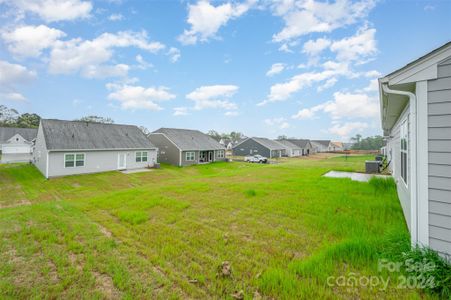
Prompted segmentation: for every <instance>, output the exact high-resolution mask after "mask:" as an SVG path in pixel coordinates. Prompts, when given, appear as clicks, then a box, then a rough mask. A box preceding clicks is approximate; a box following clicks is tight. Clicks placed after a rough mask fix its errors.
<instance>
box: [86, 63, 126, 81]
mask: <svg viewBox="0 0 451 300" xmlns="http://www.w3.org/2000/svg"><path fill="white" fill-rule="evenodd" d="M129 70H130V67H129V66H128V65H126V64H117V65H113V66H106V65H89V66H87V67H86V68H84V69H83V70H82V72H81V75H82V76H83V77H86V78H108V77H126V76H127V75H128V71H129Z"/></svg>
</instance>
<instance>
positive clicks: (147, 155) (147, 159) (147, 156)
mask: <svg viewBox="0 0 451 300" xmlns="http://www.w3.org/2000/svg"><path fill="white" fill-rule="evenodd" d="M138 153H140V154H141V156H140V158H141V161H138ZM144 153H146V161H143V160H142V159H143V154H144ZM135 162H137V163H143V162H144V163H146V162H149V151H136V152H135Z"/></svg>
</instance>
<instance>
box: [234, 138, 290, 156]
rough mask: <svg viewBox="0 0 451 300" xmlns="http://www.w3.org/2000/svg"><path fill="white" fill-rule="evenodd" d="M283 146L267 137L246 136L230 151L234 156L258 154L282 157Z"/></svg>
mask: <svg viewBox="0 0 451 300" xmlns="http://www.w3.org/2000/svg"><path fill="white" fill-rule="evenodd" d="M284 151H285V146H284V145H282V144H280V143H278V142H276V141H273V140H270V139H267V138H259V137H251V138H247V139H245V140H243V141H241V142H240V143H238V144H237V145H235V147H233V150H232V153H233V155H236V156H246V155H256V154H260V155H262V156H265V157H268V158H274V157H282V154H283V153H284Z"/></svg>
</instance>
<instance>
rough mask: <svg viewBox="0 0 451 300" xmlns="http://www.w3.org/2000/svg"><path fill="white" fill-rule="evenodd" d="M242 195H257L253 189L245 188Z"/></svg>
mask: <svg viewBox="0 0 451 300" xmlns="http://www.w3.org/2000/svg"><path fill="white" fill-rule="evenodd" d="M244 195H245V196H246V197H255V196H257V192H256V191H255V190H246V191H244Z"/></svg>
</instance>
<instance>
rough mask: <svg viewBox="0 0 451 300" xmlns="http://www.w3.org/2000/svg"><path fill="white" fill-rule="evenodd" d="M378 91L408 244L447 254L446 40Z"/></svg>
mask: <svg viewBox="0 0 451 300" xmlns="http://www.w3.org/2000/svg"><path fill="white" fill-rule="evenodd" d="M379 90H380V104H381V117H382V128H383V130H384V135H385V137H386V139H387V145H386V147H385V151H386V153H387V156H388V160H389V161H391V163H390V167H391V170H392V175H393V177H394V178H395V181H396V183H397V189H398V196H399V200H400V202H401V206H402V209H403V212H404V217H405V219H406V223H407V226H408V228H409V231H410V235H411V241H412V244H419V245H424V246H429V247H430V248H432V249H434V250H436V251H438V252H439V253H441V254H442V255H446V254H451V42H450V43H447V44H445V45H443V46H442V47H440V48H438V49H436V50H434V51H432V52H430V53H428V54H426V55H425V56H423V57H421V58H419V59H417V60H415V61H413V62H411V63H410V64H408V65H406V66H405V67H403V68H401V69H399V70H397V71H395V72H393V73H391V74H389V75H387V76H385V77H383V78H380V79H379Z"/></svg>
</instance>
